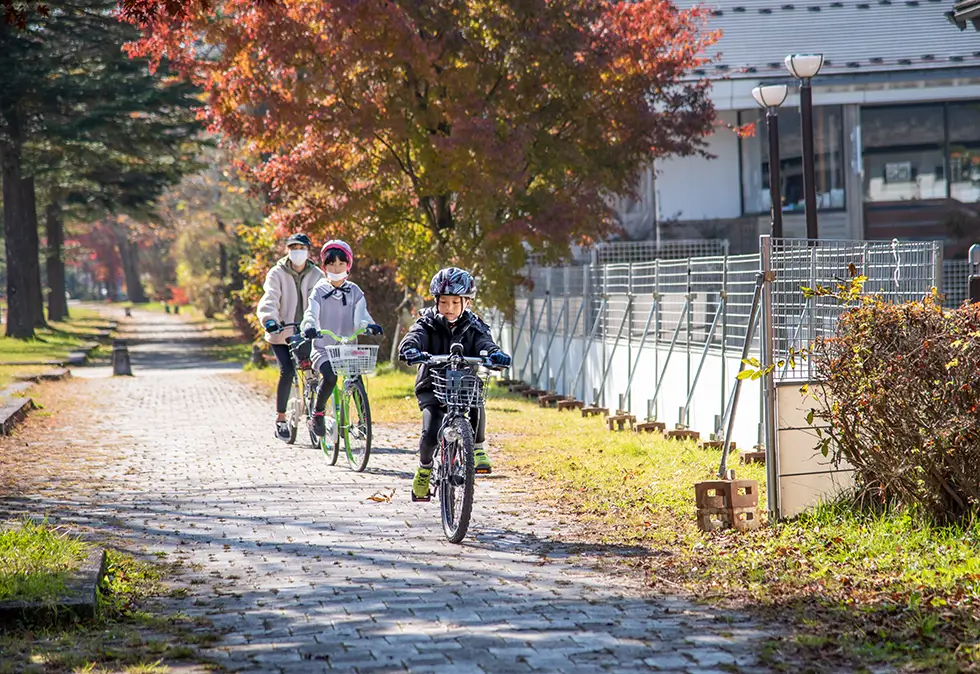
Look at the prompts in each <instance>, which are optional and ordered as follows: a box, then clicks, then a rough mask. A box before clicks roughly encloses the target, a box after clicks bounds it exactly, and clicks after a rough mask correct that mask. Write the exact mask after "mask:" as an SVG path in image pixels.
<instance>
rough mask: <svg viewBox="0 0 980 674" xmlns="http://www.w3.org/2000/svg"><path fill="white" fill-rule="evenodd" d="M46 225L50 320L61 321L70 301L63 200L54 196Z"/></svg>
mask: <svg viewBox="0 0 980 674" xmlns="http://www.w3.org/2000/svg"><path fill="white" fill-rule="evenodd" d="M44 224H45V227H46V229H47V235H48V251H47V253H48V254H47V260H46V262H47V268H48V286H49V287H50V288H51V292H50V293H49V294H48V320H50V321H61V320H64V319H65V318H67V317H68V302H67V301H66V300H65V290H66V288H65V260H64V257H63V256H64V245H65V224H64V221H63V220H62V218H61V202H60V201H58V199H57V198H55V197H52V199H51V201H50V202H49V203H48V206H47V209H46V210H45V221H44Z"/></svg>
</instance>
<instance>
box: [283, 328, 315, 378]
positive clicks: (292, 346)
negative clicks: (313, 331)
mask: <svg viewBox="0 0 980 674" xmlns="http://www.w3.org/2000/svg"><path fill="white" fill-rule="evenodd" d="M286 344H288V345H289V353H290V355H291V356H292V357H293V362H294V363H296V367H298V368H299V369H300V370H309V369H310V368H311V367H313V364H312V361H311V359H312V351H313V342H311V341H310V340H308V339H303V336H302V335H290V336H289V337H287V338H286Z"/></svg>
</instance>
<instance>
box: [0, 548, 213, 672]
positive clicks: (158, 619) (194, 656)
mask: <svg viewBox="0 0 980 674" xmlns="http://www.w3.org/2000/svg"><path fill="white" fill-rule="evenodd" d="M106 568H107V572H106V577H105V579H104V581H103V583H102V585H101V586H100V587H99V603H100V611H99V615H98V616H97V617H96V619H95V620H92V621H89V622H86V623H77V624H72V625H69V626H65V627H49V628H44V627H32V628H29V629H28V628H21V629H16V628H15V629H8V630H4V631H0V674H8V673H9V674H14V673H16V674H32V673H36V674H42V673H43V674H48V673H58V674H62V673H63V674H70V673H71V674H75V673H83V672H85V673H89V672H90V673H92V674H108V673H109V672H116V673H120V674H123V673H125V674H165V673H166V672H172V671H187V670H192V671H222V669H221V667H220V666H219V665H217V664H216V663H213V662H211V661H209V659H208V658H206V657H204V656H202V655H201V654H200V653H199V652H198V648H200V647H202V646H213V645H214V644H215V643H216V642H217V641H218V640H219V638H220V634H221V632H220V631H219V630H215V629H214V628H213V626H212V623H211V621H210V620H209V619H207V618H203V617H199V618H190V617H188V616H187V615H186V614H183V613H174V614H162V613H160V612H158V611H157V612H155V611H154V610H153V609H154V607H153V600H154V598H155V597H161V596H164V595H169V596H172V597H180V596H184V595H185V593H186V589H185V588H177V589H176V590H169V589H168V587H167V582H166V581H167V580H168V579H170V578H176V577H178V576H180V575H181V574H182V573H184V571H185V567H184V565H183V563H181V562H163V561H154V562H146V561H141V560H138V559H136V558H134V557H131V556H129V555H125V554H122V553H119V552H116V551H114V550H110V551H109V552H108V562H107V567H106ZM198 570H199V569H198Z"/></svg>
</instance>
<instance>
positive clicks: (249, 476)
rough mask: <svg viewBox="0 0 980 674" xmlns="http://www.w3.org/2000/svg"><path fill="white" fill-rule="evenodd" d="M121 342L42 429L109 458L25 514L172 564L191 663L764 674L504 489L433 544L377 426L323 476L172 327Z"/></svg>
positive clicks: (739, 621)
mask: <svg viewBox="0 0 980 674" xmlns="http://www.w3.org/2000/svg"><path fill="white" fill-rule="evenodd" d="M130 325H132V326H133V327H134V329H135V330H136V333H135V336H136V337H137V338H138V341H139V343H138V344H134V346H133V347H132V359H133V366H134V371H135V374H136V376H135V377H133V378H132V379H125V378H122V379H121V378H111V377H109V376H108V374H109V373H108V371H107V369H105V368H101V369H100V368H93V369H90V370H87V371H79V372H78V374H79V375H81V376H82V377H84V379H82V380H79V381H76V382H74V383H70V384H67V385H68V386H77V387H85V388H84V395H85V396H86V398H87V399H89V400H91V410H90V411H89V412H88V413H87V414H85V415H82V417H83V418H85V419H89V420H90V421H89V422H88V423H83V422H82V421H78V422H77V423H75V424H70V423H69V424H64V425H62V426H61V427H60V428H57V429H55V430H54V431H53V433H54V434H55V435H56V436H58V435H62V436H63V438H64V440H63V441H65V442H67V441H68V439H69V438H70V439H71V441H72V442H74V443H75V444H77V443H79V442H91V443H105V444H107V445H112V446H114V447H116V448H118V449H117V454H118V456H117V457H116V458H115V459H114V460H112V461H111V462H108V463H106V464H105V465H103V466H101V467H98V468H96V470H97V471H98V472H99V473H100V477H99V479H93V480H92V487H91V489H90V490H81V491H78V492H77V493H76V494H75V496H74V499H73V500H65V499H63V498H62V499H61V500H56V499H55V498H54V497H52V496H49V495H45V494H44V493H37V494H34V495H30V496H28V498H27V500H26V501H25V503H26V507H29V508H32V509H34V510H35V511H44V512H48V513H51V514H52V515H54V516H55V517H57V518H59V519H61V520H75V521H77V522H78V523H79V524H87V525H92V524H98V525H100V526H108V527H112V528H113V529H114V531H115V533H116V534H118V535H120V536H122V537H124V538H125V539H127V540H129V541H130V542H131V544H132V547H133V548H134V549H138V548H139V547H140V546H145V547H146V550H147V551H148V552H152V553H166V555H167V558H168V559H171V560H173V559H180V560H184V561H185V562H186V563H187V564H188V565H189V566H191V567H192V568H193V569H194V570H193V571H191V572H189V573H188V574H187V575H186V576H184V577H182V579H181V582H182V583H186V588H187V592H188V594H187V596H186V597H185V598H181V599H171V600H168V601H169V602H171V604H172V605H171V608H173V609H175V610H180V611H182V612H184V613H187V614H189V615H191V616H199V615H200V616H206V617H207V618H209V619H210V620H212V621H214V623H215V625H216V626H217V627H218V628H221V629H223V630H227V634H226V636H225V637H224V638H223V639H222V640H221V641H219V642H218V643H217V644H216V646H215V648H214V649H212V650H209V651H208V655H211V656H213V657H215V658H217V659H219V660H220V661H221V662H222V663H223V664H224V666H226V667H227V668H229V669H231V670H237V669H242V670H255V671H270V672H276V671H286V672H320V671H348V672H349V671H356V672H359V673H361V672H380V671H384V672H396V671H406V670H408V671H413V672H444V671H445V672H448V671H452V672H493V673H495V674H503V673H505V672H530V671H545V672H594V671H617V672H625V671H675V672H687V673H689V674H695V673H696V672H717V671H727V672H731V671H746V672H749V671H765V668H763V667H760V666H759V665H758V664H757V661H756V660H755V657H754V655H753V653H755V652H757V651H758V648H759V644H758V642H759V641H760V640H761V639H763V638H765V637H766V636H767V634H765V633H764V632H763V630H762V629H761V628H759V627H758V626H757V625H754V624H752V623H751V622H749V621H748V620H746V619H745V618H744V617H743V616H739V615H734V614H719V613H718V612H713V611H711V610H709V609H706V608H703V607H694V606H692V605H690V604H688V603H687V602H685V601H683V600H681V599H677V598H669V597H668V598H663V597H652V596H644V594H643V592H642V588H641V587H639V585H637V584H636V583H635V582H634V581H632V580H630V579H627V578H623V577H622V576H623V575H624V574H612V573H610V572H605V571H597V570H595V569H594V568H590V565H589V564H587V563H584V562H583V561H582V560H581V559H577V558H576V557H575V556H573V555H570V554H569V553H568V547H567V546H565V547H563V546H562V545H561V543H560V541H561V531H560V529H559V528H558V527H557V525H556V523H555V521H554V520H549V519H548V516H547V513H543V512H541V511H540V510H535V509H534V508H533V507H532V506H530V505H528V504H527V503H525V502H522V501H524V499H521V497H520V494H516V493H513V492H512V491H511V492H508V493H505V492H504V491H503V489H502V487H501V485H503V484H506V483H507V481H506V479H505V478H500V479H497V480H493V479H490V480H481V481H480V483H479V486H478V489H477V507H476V509H475V512H474V517H473V524H472V526H471V529H470V532H471V533H470V536H469V538H468V539H467V540H466V541H465V543H464V544H463V545H459V546H455V545H451V544H449V543H447V542H446V541H445V539H444V537H443V535H442V531H441V527H440V523H439V511H438V505H437V503H436V502H435V501H433V502H432V503H430V504H427V505H423V504H413V503H412V502H411V500H410V499H409V488H410V479H411V470H412V469H413V466H414V461H415V456H414V451H413V449H412V448H413V447H414V446H415V442H416V440H415V437H413V435H412V434H411V433H410V432H406V431H400V432H396V431H393V430H391V429H384V428H378V429H377V431H376V445H377V448H376V450H375V452H374V453H373V455H372V458H371V466H370V467H369V471H368V472H367V473H365V474H361V475H358V474H355V473H353V472H351V471H350V470H349V469H348V468H347V467H346V466H336V467H331V466H328V465H327V463H326V461H325V460H324V459H323V457H322V455H321V454H320V453H318V452H316V451H314V450H312V449H311V448H309V447H308V446H305V445H302V444H299V443H298V444H297V445H295V446H292V447H290V446H286V445H284V444H282V443H281V442H278V441H276V440H275V439H274V438H273V437H272V423H271V419H272V416H271V412H272V405H271V403H270V402H269V400H268V399H267V398H264V397H262V396H260V395H258V394H256V393H254V392H253V391H252V390H250V389H249V388H248V387H247V386H246V385H244V384H242V383H240V382H239V381H237V380H236V379H235V378H234V377H233V376H231V375H230V374H229V372H228V368H227V367H225V366H221V365H218V364H214V363H209V362H207V361H206V360H203V359H202V358H201V357H200V356H199V355H198V354H197V351H196V349H195V347H194V344H193V342H192V341H189V340H191V339H193V337H194V336H195V333H194V332H193V329H192V328H189V327H187V326H186V325H185V324H183V323H181V322H180V319H179V318H175V317H171V316H166V315H151V314H143V313H139V312H137V314H136V318H135V319H134V320H133V321H132V322H131V323H130ZM49 439H50V440H51V441H55V442H58V441H62V440H61V439H59V438H58V437H54V438H49ZM392 490H394V497H393V498H392V499H391V501H390V502H381V503H375V502H372V501H369V500H368V497H369V496H371V495H372V494H375V493H377V492H381V493H385V494H387V493H390V492H391V491H392ZM8 510H9V509H8Z"/></svg>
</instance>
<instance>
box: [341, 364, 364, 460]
mask: <svg viewBox="0 0 980 674" xmlns="http://www.w3.org/2000/svg"><path fill="white" fill-rule="evenodd" d="M341 413H342V415H343V424H342V425H341V427H340V428H341V433H342V434H343V440H344V448H345V449H346V452H347V462H348V463H349V464H350V467H351V468H352V469H353V470H355V471H357V472H358V473H360V472H362V471H363V470H364V469H365V468H367V464H368V459H369V458H370V457H371V404H370V403H369V402H368V397H367V389H366V388H365V387H364V380H363V379H362V378H361V377H358V378H357V379H355V380H354V381H353V382H352V383H351V386H350V389H349V392H348V394H347V395H344V402H343V404H342V405H341Z"/></svg>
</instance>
